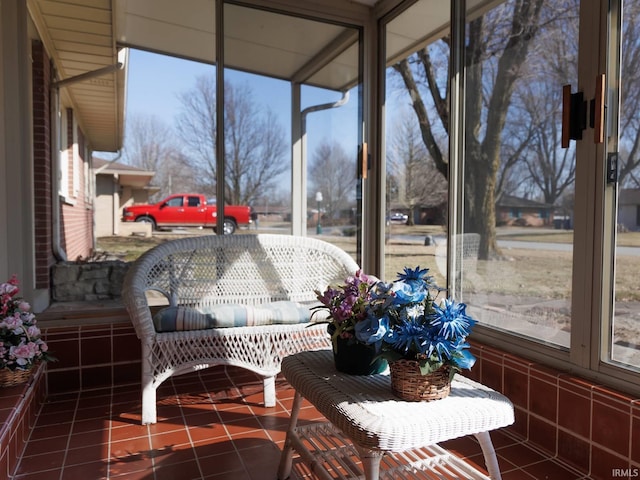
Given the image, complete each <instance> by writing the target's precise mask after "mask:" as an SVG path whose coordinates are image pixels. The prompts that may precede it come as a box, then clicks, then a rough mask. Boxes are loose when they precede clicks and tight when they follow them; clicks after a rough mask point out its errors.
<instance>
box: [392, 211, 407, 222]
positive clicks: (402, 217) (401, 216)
mask: <svg viewBox="0 0 640 480" xmlns="http://www.w3.org/2000/svg"><path fill="white" fill-rule="evenodd" d="M389 220H390V221H392V222H395V223H407V220H409V215H407V214H405V213H400V212H394V213H392V214H391V215H389Z"/></svg>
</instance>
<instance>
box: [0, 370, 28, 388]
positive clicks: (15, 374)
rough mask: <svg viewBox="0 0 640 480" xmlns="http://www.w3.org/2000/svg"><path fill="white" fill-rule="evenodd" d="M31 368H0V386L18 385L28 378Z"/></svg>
mask: <svg viewBox="0 0 640 480" xmlns="http://www.w3.org/2000/svg"><path fill="white" fill-rule="evenodd" d="M30 376H31V369H28V370H20V369H16V370H10V369H8V368H3V369H0V387H13V386H15V385H20V384H22V383H25V382H26V381H27V380H29V377H30Z"/></svg>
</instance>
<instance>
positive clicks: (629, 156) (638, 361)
mask: <svg viewBox="0 0 640 480" xmlns="http://www.w3.org/2000/svg"><path fill="white" fill-rule="evenodd" d="M623 8H624V10H623V14H622V19H623V24H622V35H621V41H620V44H621V49H622V52H621V62H620V81H619V85H620V92H619V93H620V96H621V97H620V118H619V143H618V145H617V146H616V145H614V146H613V147H612V148H610V151H611V152H616V151H617V153H618V159H619V165H618V198H617V235H616V251H615V255H616V262H615V263H616V272H615V304H614V319H613V332H612V333H613V334H612V336H611V344H610V352H609V355H610V358H611V359H612V360H614V361H615V362H619V363H623V364H625V365H631V366H634V367H637V368H640V287H639V286H638V271H640V256H639V253H638V252H639V250H640V249H639V248H638V247H639V246H640V156H639V151H638V150H639V148H640V144H639V143H638V140H639V138H640V136H639V133H640V117H639V116H638V107H639V106H640V78H639V77H638V62H640V45H639V41H640V0H625V2H624V7H623ZM614 84H615V82H614Z"/></svg>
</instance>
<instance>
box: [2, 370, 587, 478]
mask: <svg viewBox="0 0 640 480" xmlns="http://www.w3.org/2000/svg"><path fill="white" fill-rule="evenodd" d="M276 388H277V396H278V402H277V406H276V407H275V408H264V407H262V406H261V402H262V381H261V380H260V379H259V378H258V377H257V376H256V375H254V374H253V373H251V372H247V371H245V370H241V369H237V368H232V367H226V368H225V367H216V368H210V369H207V370H203V371H201V372H198V373H193V374H189V375H184V376H181V377H175V378H173V379H170V380H168V381H166V382H165V383H164V384H163V385H162V387H161V389H160V390H159V392H158V399H159V402H158V423H157V424H155V425H149V426H142V425H140V392H139V386H137V385H135V386H134V385H131V386H118V387H113V388H109V389H100V390H93V391H84V392H79V393H73V394H64V395H55V396H50V397H49V398H48V400H47V402H46V403H45V404H44V406H43V408H42V410H41V412H40V414H39V416H38V420H37V423H36V426H35V429H34V430H33V432H32V435H31V437H30V439H29V442H28V443H27V446H26V450H25V452H24V455H23V457H22V459H21V461H20V463H19V466H18V470H17V475H16V476H15V477H14V479H13V480H71V479H78V480H98V479H123V480H125V479H126V480H162V479H167V480H169V479H170V480H190V479H209V480H227V479H229V480H231V479H233V480H244V479H247V480H265V479H273V480H275V479H276V478H277V475H276V472H277V468H278V462H279V460H280V451H281V449H282V445H283V443H284V440H285V435H286V429H287V425H288V421H289V412H290V409H291V404H292V401H293V396H294V391H293V389H292V388H291V387H290V386H289V385H288V384H287V383H286V381H285V380H284V379H283V378H279V379H278V383H277V386H276ZM303 420H305V421H314V420H322V416H321V415H320V414H318V412H317V411H316V410H315V409H314V408H313V407H312V406H310V405H309V404H307V405H306V408H304V409H303V410H302V412H301V416H300V421H303ZM492 438H493V443H494V446H495V448H496V452H497V454H498V459H499V463H500V467H501V470H502V473H503V479H504V480H530V479H548V480H554V479H558V480H577V479H587V478H588V477H586V476H584V474H580V473H579V472H576V471H573V470H571V469H570V468H569V467H567V466H563V465H561V464H560V463H557V462H556V461H554V460H553V459H550V458H547V457H545V455H544V454H543V453H541V452H538V451H536V450H535V449H533V448H531V446H529V445H527V444H525V443H522V442H521V441H518V440H517V439H516V438H515V437H512V436H511V435H510V433H509V432H508V431H507V430H501V431H496V432H493V433H492ZM443 446H444V447H445V448H447V449H449V450H450V451H453V452H455V453H456V454H458V455H460V456H461V457H463V458H465V459H466V461H468V462H469V463H472V464H473V465H474V467H476V468H478V469H480V470H483V465H484V463H483V460H482V455H481V453H480V447H479V445H478V444H477V442H476V441H475V439H473V438H472V437H467V438H461V439H457V440H455V441H451V442H447V443H446V444H445V445H443ZM291 478H292V480H294V479H302V478H310V479H311V478H315V477H314V476H313V475H311V474H310V473H309V471H308V470H307V469H306V467H304V465H302V464H301V462H299V461H297V459H295V460H294V468H293V473H292V477H291Z"/></svg>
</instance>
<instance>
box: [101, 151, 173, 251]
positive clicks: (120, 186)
mask: <svg viewBox="0 0 640 480" xmlns="http://www.w3.org/2000/svg"><path fill="white" fill-rule="evenodd" d="M93 174H94V177H95V185H96V191H95V202H94V209H95V236H96V238H97V237H107V236H111V235H120V234H122V232H121V229H122V226H121V225H120V217H121V214H122V209H123V207H125V206H127V205H131V204H133V203H148V202H149V196H151V195H153V194H154V193H156V192H158V191H159V190H160V189H159V188H157V187H152V186H149V183H150V182H151V180H152V179H153V176H154V175H155V172H152V171H149V170H143V169H140V168H136V167H131V166H129V165H124V164H122V163H118V162H110V161H107V160H103V159H101V158H96V157H93Z"/></svg>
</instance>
